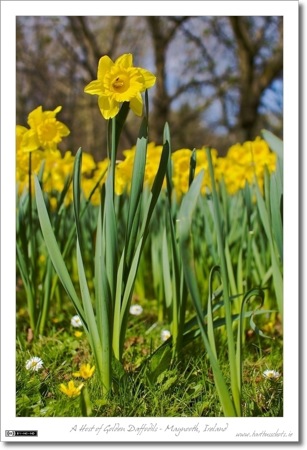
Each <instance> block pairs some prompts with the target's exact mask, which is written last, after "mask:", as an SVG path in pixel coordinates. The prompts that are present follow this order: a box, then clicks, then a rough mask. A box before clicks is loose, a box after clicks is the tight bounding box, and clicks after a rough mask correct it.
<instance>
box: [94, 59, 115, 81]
mask: <svg viewBox="0 0 307 450" xmlns="http://www.w3.org/2000/svg"><path fill="white" fill-rule="evenodd" d="M113 65H114V63H113V61H112V59H111V58H110V57H109V56H107V55H105V56H102V57H101V58H100V60H99V63H98V70H97V78H98V80H103V78H104V77H105V75H106V73H107V72H109V71H110V70H111V68H112V66H113Z"/></svg>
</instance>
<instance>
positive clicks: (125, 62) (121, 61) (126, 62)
mask: <svg viewBox="0 0 307 450" xmlns="http://www.w3.org/2000/svg"><path fill="white" fill-rule="evenodd" d="M132 62H133V58H132V54H131V53H125V54H124V55H121V56H119V57H118V58H117V60H116V61H115V65H116V66H120V67H123V68H125V69H128V67H132Z"/></svg>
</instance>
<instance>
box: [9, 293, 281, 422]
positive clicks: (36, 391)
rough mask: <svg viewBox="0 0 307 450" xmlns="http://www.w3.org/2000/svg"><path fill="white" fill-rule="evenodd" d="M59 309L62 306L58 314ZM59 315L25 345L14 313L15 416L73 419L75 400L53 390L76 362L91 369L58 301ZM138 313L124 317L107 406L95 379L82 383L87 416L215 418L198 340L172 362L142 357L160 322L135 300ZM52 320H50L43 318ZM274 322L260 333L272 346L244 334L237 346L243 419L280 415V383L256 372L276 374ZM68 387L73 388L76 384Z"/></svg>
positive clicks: (153, 308)
mask: <svg viewBox="0 0 307 450" xmlns="http://www.w3.org/2000/svg"><path fill="white" fill-rule="evenodd" d="M66 302H67V307H66V308H65V305H66ZM63 303H64V305H63V311H64V312H63V315H62V316H61V317H58V318H56V317H53V319H50V321H49V323H48V329H47V332H46V334H45V336H40V337H39V338H38V339H32V336H31V334H28V332H27V323H28V318H27V314H26V313H25V311H24V310H23V309H21V310H19V312H18V315H17V317H18V320H17V326H18V330H20V331H19V332H18V339H17V349H16V397H17V399H16V400H17V401H16V416H17V417H80V416H82V414H81V409H80V397H76V398H68V397H67V396H65V395H64V394H63V393H62V392H60V390H59V385H60V384H61V383H65V384H66V383H68V381H69V380H71V379H73V376H72V373H73V372H76V371H77V370H78V368H79V365H80V364H81V363H90V364H91V365H93V364H94V360H93V357H92V354H91V351H90V347H89V345H88V342H87V339H86V337H85V334H84V333H83V335H82V336H81V337H76V336H75V334H74V333H75V331H76V329H75V328H73V327H72V326H71V324H70V318H71V317H72V316H73V315H74V310H73V309H72V307H71V305H70V304H69V303H68V300H66V299H65V298H64V300H63ZM141 304H142V306H143V313H142V314H141V315H139V316H132V315H130V316H129V319H128V327H127V338H126V341H125V347H124V354H123V367H124V370H123V369H122V368H121V367H119V366H116V365H115V367H114V368H113V388H112V391H111V392H110V394H109V397H108V398H107V399H105V398H103V396H102V394H101V387H100V384H99V380H98V379H97V377H98V374H97V373H94V375H93V377H92V378H90V379H89V380H87V381H86V384H87V386H88V392H89V396H90V399H91V403H92V416H93V417H202V416H203V417H222V416H223V411H222V408H221V404H220V401H219V398H218V395H217V390H216V387H215V384H214V379H213V374H212V369H211V367H210V363H209V360H208V358H207V357H206V354H205V349H204V345H203V343H202V340H201V338H196V340H194V341H193V342H192V343H190V344H188V345H186V346H185V347H184V348H183V350H182V352H181V354H180V358H178V359H177V360H173V361H172V360H171V352H169V353H166V357H165V358H163V360H162V359H157V361H156V362H155V361H154V357H151V358H149V356H150V355H151V354H152V352H153V351H154V350H155V349H156V348H158V347H159V346H160V345H161V343H162V341H161V336H160V333H161V330H162V329H165V328H168V326H169V325H168V324H167V323H158V322H157V312H158V308H157V304H156V301H155V300H144V299H141ZM51 317H52V314H51ZM278 325H279V324H278V321H277V322H276V323H275V324H271V326H270V327H267V330H265V332H266V334H268V335H269V336H270V337H271V338H272V337H274V340H272V339H264V338H260V337H259V336H257V335H256V334H255V333H254V332H253V331H252V330H248V331H247V332H246V340H245V345H244V357H243V359H244V366H243V392H242V398H243V401H242V412H243V416H245V417H246V416H247V417H278V416H282V415H283V410H282V397H283V393H282V376H281V377H280V378H279V379H277V380H269V379H265V378H264V377H263V375H262V374H263V371H264V370H266V369H274V370H276V371H278V372H280V373H282V356H281V355H282V339H281V334H280V331H279V328H278ZM217 343H218V349H219V350H218V351H219V353H220V354H219V355H218V357H219V359H220V361H221V369H222V372H223V375H224V376H225V378H226V381H227V383H229V382H230V379H229V374H228V373H227V372H228V363H227V355H226V354H225V352H224V349H225V348H226V342H225V336H224V334H223V332H220V333H218V336H217ZM31 356H39V357H41V358H42V360H43V362H44V367H43V369H42V370H40V371H38V372H29V371H27V370H26V368H25V363H26V360H27V359H29V358H30V357H31ZM75 380H76V384H78V383H80V381H79V380H78V379H76V378H75Z"/></svg>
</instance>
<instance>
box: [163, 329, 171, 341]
mask: <svg viewBox="0 0 307 450" xmlns="http://www.w3.org/2000/svg"><path fill="white" fill-rule="evenodd" d="M170 337H171V332H170V331H169V330H162V331H161V339H162V341H167V340H168V338H170Z"/></svg>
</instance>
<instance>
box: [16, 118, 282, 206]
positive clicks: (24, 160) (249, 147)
mask: <svg viewBox="0 0 307 450" xmlns="http://www.w3.org/2000/svg"><path fill="white" fill-rule="evenodd" d="M18 133H20V127H19V126H18V127H17V171H16V175H17V185H18V193H19V194H21V193H22V192H23V191H24V189H27V188H28V183H29V178H28V176H29V171H28V164H29V163H28V154H27V153H26V152H25V151H24V150H23V148H22V145H21V141H20V139H19V138H20V136H18ZM161 152H162V145H155V143H154V142H151V143H149V144H148V149H147V159H146V167H145V178H144V183H145V185H146V186H148V187H151V186H152V183H153V180H154V178H155V176H156V173H157V171H158V167H159V162H160V158H161ZM191 154H192V150H190V149H186V148H184V149H179V150H176V151H175V152H173V154H172V163H173V185H174V189H175V192H176V195H177V198H181V197H182V195H184V194H185V193H186V192H187V191H188V188H189V172H190V159H191ZM123 156H124V158H123V159H122V160H120V161H117V164H116V168H115V192H116V194H117V195H122V194H123V193H124V192H129V190H130V186H131V179H132V170H133V163H134V156H135V147H132V148H131V149H127V150H124V151H123ZM212 158H213V164H214V169H215V176H216V179H217V180H221V179H223V180H224V182H225V185H226V188H227V191H228V193H229V194H231V195H232V194H235V193H236V192H238V191H239V190H240V189H242V188H244V186H245V184H246V183H249V184H252V183H253V182H254V181H255V180H257V182H258V185H259V187H260V189H261V190H262V188H263V180H264V172H265V168H267V169H268V171H269V172H270V173H271V172H273V171H274V170H275V167H276V154H275V153H273V152H271V151H270V149H269V147H268V144H267V143H266V141H265V140H263V139H261V138H259V137H257V138H256V139H255V140H254V141H247V142H244V143H243V144H235V145H233V146H231V147H230V148H229V150H228V152H227V154H226V156H225V157H218V152H217V151H216V150H213V151H212ZM43 162H44V171H43V178H42V181H43V186H44V192H45V193H48V194H49V197H50V203H51V205H52V206H53V207H56V202H57V200H56V198H57V196H56V194H57V193H59V192H62V190H63V188H64V185H65V180H66V179H67V177H70V176H71V174H72V169H73V164H74V156H73V155H72V154H71V152H70V151H67V152H65V154H64V155H63V156H62V154H61V152H60V151H59V150H58V149H56V150H53V151H48V150H40V151H34V152H33V153H32V173H36V174H38V173H39V171H40V168H41V166H42V164H43ZM108 165H109V159H108V158H106V159H104V160H102V161H99V162H97V163H96V162H95V160H94V158H93V156H92V155H91V154H90V153H86V152H83V155H82V167H81V187H82V191H83V193H84V195H85V197H86V198H88V197H89V196H90V194H91V192H92V191H93V189H94V187H95V185H96V184H97V183H99V182H100V185H101V184H102V183H104V182H105V179H106V172H107V168H108ZM202 169H204V172H205V176H204V178H203V182H202V191H201V192H202V193H203V194H204V193H205V192H206V188H210V179H209V172H208V162H207V158H206V153H205V150H204V149H197V150H196V170H195V175H197V174H198V173H199V172H200V171H201V170H202ZM164 187H165V182H164ZM71 202H72V189H71V187H70V189H69V190H68V193H67V195H66V198H65V204H66V205H68V204H70V203H71ZM91 202H92V203H93V204H94V205H99V203H100V194H99V190H96V191H94V193H93V195H92V196H91Z"/></svg>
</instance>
